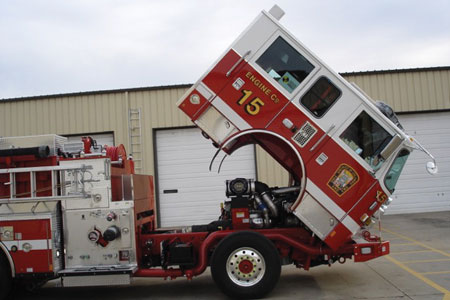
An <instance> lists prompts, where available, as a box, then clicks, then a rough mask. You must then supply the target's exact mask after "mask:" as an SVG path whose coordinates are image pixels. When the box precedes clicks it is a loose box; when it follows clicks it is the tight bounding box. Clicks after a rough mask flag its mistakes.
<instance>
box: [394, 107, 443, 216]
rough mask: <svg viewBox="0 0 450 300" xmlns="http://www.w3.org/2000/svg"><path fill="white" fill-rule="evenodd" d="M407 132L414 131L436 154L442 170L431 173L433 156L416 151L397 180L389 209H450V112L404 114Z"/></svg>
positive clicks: (414, 210)
mask: <svg viewBox="0 0 450 300" xmlns="http://www.w3.org/2000/svg"><path fill="white" fill-rule="evenodd" d="M399 119H400V123H402V125H403V127H404V128H405V130H406V132H407V133H409V134H410V135H413V136H414V137H416V138H417V140H418V141H419V142H420V143H421V144H422V145H423V146H424V147H425V148H427V149H428V150H429V151H430V152H431V154H433V155H434V157H435V158H436V161H437V164H438V168H439V173H438V174H437V175H434V176H432V175H429V174H428V172H427V171H426V169H425V164H426V162H427V161H430V158H429V157H428V156H427V155H426V154H425V153H423V152H420V151H414V152H413V153H412V154H411V155H410V157H409V158H408V162H407V163H406V166H405V168H404V170H403V172H402V175H401V176H400V179H399V181H398V183H397V187H396V190H395V193H394V195H393V202H392V204H391V205H390V206H389V208H388V210H387V211H386V213H389V214H399V213H413V212H431V211H442V210H450V155H449V151H450V112H441V113H425V114H411V115H400V116H399Z"/></svg>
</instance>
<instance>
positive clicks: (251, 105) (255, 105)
mask: <svg viewBox="0 0 450 300" xmlns="http://www.w3.org/2000/svg"><path fill="white" fill-rule="evenodd" d="M252 94H253V92H252V91H250V90H242V97H241V98H239V100H238V102H237V104H238V105H243V104H244V103H245V102H246V101H247V100H248V98H250V96H251V95H252ZM261 106H264V102H263V101H262V100H261V99H260V98H258V97H254V98H253V99H251V100H250V102H248V103H247V104H246V105H245V109H244V110H245V112H246V113H248V114H249V115H252V116H255V115H257V114H258V113H259V111H260V110H261Z"/></svg>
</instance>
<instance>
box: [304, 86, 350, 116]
mask: <svg viewBox="0 0 450 300" xmlns="http://www.w3.org/2000/svg"><path fill="white" fill-rule="evenodd" d="M341 95H342V92H341V91H340V90H339V89H338V88H337V87H336V86H335V85H334V84H333V83H332V82H331V80H329V79H328V78H326V77H320V78H319V79H318V80H317V81H316V82H315V83H314V84H313V86H312V87H311V88H310V89H309V91H307V92H306V93H305V94H304V95H303V97H302V98H301V100H300V103H301V104H302V105H303V106H304V107H306V108H307V109H308V110H309V111H310V112H311V113H312V114H313V115H314V116H316V117H317V118H320V117H322V116H323V115H324V114H325V113H326V112H327V111H328V110H329V109H330V107H331V106H332V105H333V104H334V103H335V102H336V100H337V99H338V98H339V97H340V96H341Z"/></svg>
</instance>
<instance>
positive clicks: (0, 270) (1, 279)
mask: <svg viewBox="0 0 450 300" xmlns="http://www.w3.org/2000/svg"><path fill="white" fill-rule="evenodd" d="M11 288H12V277H11V270H10V268H9V263H8V261H7V260H6V258H5V257H4V255H3V254H2V253H0V300H4V299H6V298H7V297H8V296H9V294H10V292H11Z"/></svg>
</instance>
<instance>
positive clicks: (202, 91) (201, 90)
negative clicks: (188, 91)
mask: <svg viewBox="0 0 450 300" xmlns="http://www.w3.org/2000/svg"><path fill="white" fill-rule="evenodd" d="M196 90H197V91H198V92H199V93H200V95H202V96H203V97H205V98H206V100H208V101H209V100H211V97H212V95H213V92H211V91H210V90H209V88H208V87H207V86H206V85H205V84H203V82H200V84H199V85H198V86H197V88H196Z"/></svg>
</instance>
